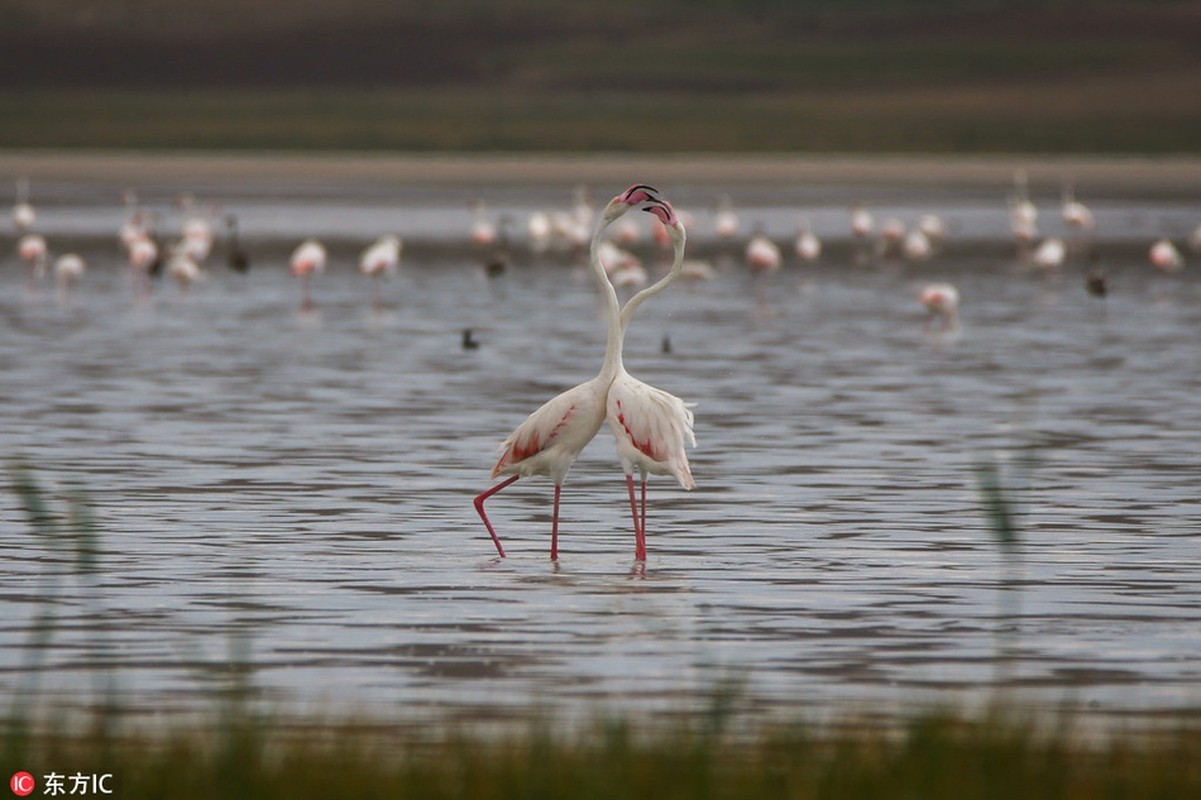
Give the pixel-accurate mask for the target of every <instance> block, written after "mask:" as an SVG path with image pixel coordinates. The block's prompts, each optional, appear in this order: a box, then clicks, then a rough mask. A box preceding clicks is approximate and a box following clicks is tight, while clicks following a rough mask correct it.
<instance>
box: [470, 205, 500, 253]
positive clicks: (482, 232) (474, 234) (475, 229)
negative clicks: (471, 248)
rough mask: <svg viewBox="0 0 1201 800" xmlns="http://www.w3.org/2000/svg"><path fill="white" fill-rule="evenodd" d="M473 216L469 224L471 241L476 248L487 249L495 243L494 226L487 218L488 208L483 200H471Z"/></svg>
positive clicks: (490, 219) (489, 218)
mask: <svg viewBox="0 0 1201 800" xmlns="http://www.w3.org/2000/svg"><path fill="white" fill-rule="evenodd" d="M471 209H472V212H473V213H474V215H475V218H474V220H473V221H472V223H471V241H472V243H473V244H474V245H475V246H476V247H488V246H489V245H491V244H492V243H493V242H495V241H496V224H495V223H494V222H493V221H492V218H491V217H489V216H488V207H487V206H486V205H485V204H484V201H483V200H472V201H471Z"/></svg>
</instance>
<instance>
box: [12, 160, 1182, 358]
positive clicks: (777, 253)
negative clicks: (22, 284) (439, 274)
mask: <svg viewBox="0 0 1201 800" xmlns="http://www.w3.org/2000/svg"><path fill="white" fill-rule="evenodd" d="M124 202H125V206H126V209H127V214H126V219H125V221H124V223H123V224H122V225H121V226H120V230H119V231H117V236H118V238H119V240H120V243H121V247H122V250H123V252H124V253H125V256H126V258H127V260H128V267H129V273H130V276H131V283H132V286H133V290H134V293H135V295H136V296H137V297H140V298H145V297H148V296H149V295H150V294H151V292H152V290H153V285H154V281H155V279H156V278H158V277H160V276H162V275H164V274H165V275H167V276H169V277H170V278H171V279H173V280H174V281H175V282H176V283H177V284H178V286H179V287H180V289H181V290H187V289H188V287H190V286H191V285H192V284H194V283H195V282H197V281H198V280H200V279H201V278H202V277H203V276H204V274H205V267H206V266H207V265H208V263H209V261H210V258H211V256H212V254H213V250H214V243H215V239H216V231H215V226H216V223H217V221H218V220H222V219H223V222H224V226H225V231H224V234H225V252H226V260H227V263H228V266H229V268H230V269H232V270H234V271H236V272H242V273H245V272H247V271H248V270H249V269H250V263H251V262H250V256H249V255H248V253H247V251H246V249H245V248H244V247H243V245H242V242H241V238H240V231H239V227H238V219H237V216H236V215H234V214H226V215H224V217H223V218H222V217H221V215H220V212H219V211H217V210H215V208H214V207H206V206H202V205H200V204H198V203H196V202H195V200H194V199H193V198H192V197H191V196H190V195H184V196H181V197H180V199H179V200H178V202H177V205H178V207H179V210H180V212H181V219H182V222H181V225H180V228H179V232H178V235H177V236H176V237H175V238H174V239H172V240H171V241H170V242H169V243H167V242H166V241H165V240H164V239H162V238H160V236H159V234H158V232H157V231H156V225H155V222H156V218H157V216H158V215H157V214H156V213H155V212H153V211H150V210H147V209H145V208H142V207H141V206H139V204H138V201H137V197H136V195H135V194H134V193H133V192H132V191H127V192H126V195H125V198H124ZM471 207H472V211H473V219H472V222H471V224H470V227H469V229H468V231H467V234H468V238H469V240H470V243H471V245H472V246H473V248H474V249H475V252H476V254H477V255H478V256H479V258H480V262H481V264H482V266H483V268H484V270H485V271H486V273H487V274H488V275H489V276H496V275H499V274H501V273H503V272H504V271H505V269H506V267H507V266H508V263H509V258H510V254H509V244H510V237H509V232H508V226H509V224H510V221H511V219H510V217H509V215H507V214H506V215H502V216H501V217H500V218H499V222H498V220H497V219H495V218H494V217H493V216H492V215H491V214H490V213H489V210H488V208H487V207H486V206H485V205H484V203H483V202H482V201H478V200H477V201H473V203H472V206H471ZM1008 211H1009V229H1010V232H1011V234H1012V237H1013V241H1014V243H1015V245H1016V248H1017V252H1018V255H1019V257H1020V258H1021V259H1022V260H1023V261H1024V262H1026V263H1029V264H1031V265H1032V266H1033V267H1035V268H1037V269H1039V270H1042V271H1044V272H1046V273H1054V272H1055V271H1056V270H1058V269H1059V268H1060V267H1061V266H1063V264H1064V262H1065V260H1066V259H1067V258H1068V254H1069V246H1068V244H1069V243H1068V242H1067V241H1065V239H1064V238H1061V237H1058V236H1049V237H1046V238H1041V239H1040V236H1039V229H1038V217H1039V211H1038V208H1037V207H1036V206H1035V204H1034V203H1033V202H1032V201H1031V199H1030V197H1029V193H1028V191H1027V179H1026V175H1025V173H1024V172H1022V171H1019V172H1017V173H1016V174H1015V176H1014V187H1013V191H1012V192H1011V193H1010V194H1009V197H1008ZM1061 215H1062V219H1063V222H1064V224H1065V225H1066V227H1067V229H1068V230H1069V231H1073V232H1079V233H1080V234H1081V235H1087V234H1088V232H1089V231H1091V230H1092V229H1093V228H1094V227H1095V226H1096V220H1095V218H1094V216H1093V213H1092V212H1091V211H1090V210H1089V208H1088V206H1086V205H1085V204H1084V203H1082V202H1080V201H1079V200H1077V199H1076V198H1075V196H1074V192H1073V189H1072V187H1071V185H1066V186H1065V187H1064V190H1063V200H1062V206H1061ZM595 217H596V213H595V210H594V208H593V207H592V204H591V203H590V201H589V199H588V194H587V191H586V190H585V189H583V188H581V189H579V190H577V192H576V198H575V201H574V204H573V205H572V207H571V208H570V209H569V210H562V211H556V212H544V211H535V212H533V213H531V214H530V215H529V217H528V220H527V222H526V225H525V238H526V242H527V244H528V247H529V250H530V252H531V254H532V255H534V256H539V255H542V254H544V253H547V252H549V251H552V250H556V249H557V250H566V251H569V252H571V253H574V254H575V255H576V256H580V255H582V253H583V252H584V249H585V248H586V247H587V245H588V242H589V237H590V236H591V234H592V227H593V221H594V219H595ZM679 218H680V220H681V222H682V224H685V225H687V226H688V227H689V228H692V229H695V227H696V226H695V221H694V218H693V217H692V215H690V214H689V213H688V212H687V211H683V210H681V211H680V212H679ZM11 219H12V224H13V227H14V229H15V231H16V234H17V253H18V255H19V257H20V259H21V260H22V261H24V262H25V263H26V265H27V266H28V282H29V285H30V286H31V287H32V286H36V285H37V284H38V283H39V282H40V281H41V280H42V279H43V277H44V276H45V275H46V274H47V273H48V272H52V273H53V276H54V279H55V283H56V285H57V290H58V297H59V300H60V302H62V303H63V304H70V302H71V298H72V293H73V290H74V287H75V285H76V284H77V283H78V282H79V281H80V279H81V278H82V277H83V275H84V272H85V270H86V262H85V260H84V259H83V258H82V257H81V256H80V255H79V254H77V253H64V254H61V255H58V256H57V257H53V258H52V251H51V248H50V246H49V245H48V243H47V241H46V238H45V237H44V236H43V235H41V234H40V233H38V232H37V230H36V227H37V211H36V210H35V208H34V206H33V204H32V202H31V201H30V187H29V182H28V181H27V180H26V179H23V178H22V179H18V180H17V182H16V201H15V203H14V205H13V209H12V216H11ZM706 233H711V234H712V238H713V240H715V241H716V242H718V243H719V244H725V245H735V246H737V245H738V243H740V242H745V245H744V249H743V258H744V261H745V265H746V268H747V269H748V270H749V272H750V273H751V274H752V275H754V276H757V277H762V276H766V275H769V274H771V273H773V272H775V271H777V270H778V269H779V268H780V266H781V264H782V263H783V262H784V258H785V256H784V254H783V252H782V250H781V247H780V245H779V244H778V243H777V242H776V241H775V240H773V239H772V238H771V237H769V236H768V235H767V234H766V233H765V232H764V230H763V227H762V226H761V225H757V226H755V228H754V229H753V230H752V231H751V233H750V234H749V236H746V235H745V234H744V233H743V225H742V222H741V220H740V217H739V214H738V212H737V211H736V209H735V208H734V206H733V204H732V203H731V201H730V199H729V197H728V196H722V197H721V198H719V200H718V203H717V207H716V210H715V212H714V214H713V216H712V227H711V231H707V232H706ZM849 233H850V236H851V239H852V243H853V244H854V246H855V250H854V253H855V259H856V260H857V261H860V262H862V261H866V260H868V259H871V258H875V257H881V258H891V259H903V260H904V261H906V262H911V263H916V262H922V261H925V260H927V259H930V258H931V257H932V256H933V255H934V254H935V253H936V252H937V250H938V247H939V245H940V244H941V243H942V242H943V241H944V239H945V238H946V237H947V235H948V228H947V225H946V223H945V221H944V220H943V219H942V218H940V217H939V216H937V215H934V214H924V215H922V216H921V217H920V218H919V219H918V221H917V223H916V224H915V225H913V226H912V227H909V228H907V227H906V225H905V224H904V223H903V222H902V221H901V220H900V219H899V218H898V217H895V216H894V217H888V218H886V219H884V220H882V221H881V222H880V223H879V224H878V225H877V221H876V219H875V217H874V215H873V214H872V212H871V211H870V210H869V209H868V208H866V207H865V206H863V205H862V204H859V203H855V204H853V205H852V206H851V208H850V209H849ZM644 236H645V232H644V228H643V227H642V226H641V225H640V224H639V223H638V222H636V221H634V220H631V219H629V218H626V219H622V220H618V221H617V223H616V224H614V225H613V226H612V232H611V233H610V234H608V235H606V236H605V238H603V239H602V240H601V242H600V245H599V250H598V257H599V259H600V261H601V263H602V264H603V265H604V267H605V269H606V271H607V273H608V275H609V278H610V280H612V282H613V283H614V285H615V286H617V287H618V288H619V289H620V288H633V289H637V288H640V287H642V286H644V285H645V284H646V282H647V273H646V270H645V269H644V268H643V266H642V262H641V260H640V259H639V258H638V257H637V256H636V255H635V254H634V252H632V250H633V248H634V247H635V246H637V245H639V244H641V242H642V240H643V239H644ZM650 237H651V238H652V239H653V241H654V243H655V244H656V245H657V246H658V247H659V248H661V249H662V250H667V249H669V248H670V235H669V233H668V231H667V229H666V226H665V225H664V224H662V223H661V222H658V220H657V219H656V220H653V221H652V227H651V232H650ZM744 237H745V238H744ZM791 244H792V248H791V249H792V251H793V253H794V255H795V258H796V259H797V261H799V262H800V263H803V264H807V263H813V262H816V261H817V260H819V259H820V258H821V256H822V248H823V243H822V240H821V238H819V236H818V234H817V233H816V232H815V231H814V230H813V229H812V228H811V226H810V224H809V221H808V219H807V218H806V217H803V216H802V217H801V218H800V220H799V221H798V223H797V232H796V235H795V239H794V240H793V241H792V242H791ZM1188 246H1189V247H1190V248H1191V249H1192V250H1193V251H1194V252H1196V253H1198V254H1201V224H1199V225H1198V226H1197V227H1196V229H1195V230H1194V231H1193V232H1192V234H1191V235H1190V236H1189V238H1188ZM402 250H403V242H402V240H401V238H400V237H399V236H397V235H393V234H388V235H384V236H381V237H380V238H379V239H377V240H376V241H375V242H374V243H372V244H371V245H370V246H368V247H367V248H366V249H365V250H364V251H363V252H362V254H361V256H360V258H359V270H360V272H362V274H363V275H365V276H367V277H368V278H370V279H371V280H372V285H373V288H372V305H373V307H374V308H375V309H377V310H378V309H380V308H381V307H382V305H383V294H382V288H381V284H382V282H383V281H385V280H386V279H388V278H390V277H392V276H393V275H394V274H395V273H396V271H397V269H398V268H399V266H400V260H401V253H402ZM1148 260H1149V261H1150V263H1151V264H1152V265H1153V266H1154V267H1155V268H1157V269H1158V270H1160V271H1162V272H1164V273H1169V274H1170V273H1175V272H1178V271H1179V270H1180V269H1182V268H1183V266H1184V256H1183V255H1182V254H1181V250H1180V248H1178V247H1177V246H1176V244H1174V243H1173V242H1172V241H1171V240H1170V239H1167V238H1162V239H1159V240H1158V241H1155V242H1154V243H1153V244H1151V245H1150V248H1149V250H1148ZM327 261H328V255H327V251H326V249H325V246H324V245H323V244H322V243H321V242H320V241H318V240H317V239H307V240H306V241H304V242H302V243H300V244H299V245H298V246H297V247H296V249H295V250H294V251H293V253H292V256H291V260H290V267H291V271H292V273H293V274H294V275H295V276H296V277H297V278H298V279H299V281H300V283H301V287H302V288H301V308H302V310H311V309H312V308H313V307H314V302H313V295H312V289H311V282H312V277H313V276H314V275H315V274H318V273H321V272H324V271H325V268H326V264H327ZM713 276H714V270H713V267H712V265H711V264H710V263H709V262H708V261H706V260H702V259H686V260H685V262H684V264H683V266H682V268H681V277H683V278H686V279H691V280H708V279H710V278H712V277H713ZM1086 286H1087V288H1088V290H1089V291H1090V292H1091V293H1093V294H1095V295H1099V296H1100V295H1104V294H1105V293H1106V291H1107V281H1106V277H1105V275H1104V273H1103V272H1102V271H1100V270H1097V269H1093V270H1090V271H1089V274H1088V276H1087V280H1086ZM918 299H919V302H920V303H921V305H922V306H924V307H925V309H926V310H927V313H928V320H929V324H938V325H942V326H943V327H954V326H956V325H957V324H958V316H957V315H958V291H957V289H956V287H955V286H953V285H951V284H949V283H934V284H930V285H928V286H926V287H925V288H924V289H923V290H922V291H921V293H920V295H919V298H918ZM471 341H472V340H471V339H470V336H465V337H464V345H465V346H469V343H470V342H471Z"/></svg>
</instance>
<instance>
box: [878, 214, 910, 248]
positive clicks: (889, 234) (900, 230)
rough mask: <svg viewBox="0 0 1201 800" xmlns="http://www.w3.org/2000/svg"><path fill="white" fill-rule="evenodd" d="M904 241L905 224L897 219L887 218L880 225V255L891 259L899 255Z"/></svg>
mask: <svg viewBox="0 0 1201 800" xmlns="http://www.w3.org/2000/svg"><path fill="white" fill-rule="evenodd" d="M904 240H905V223H904V222H901V220H900V219H898V218H897V217H889V218H887V219H886V220H884V223H883V224H882V225H880V255H883V256H888V257H893V256H898V255H900V254H901V245H902V242H904Z"/></svg>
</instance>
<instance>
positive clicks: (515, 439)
mask: <svg viewBox="0 0 1201 800" xmlns="http://www.w3.org/2000/svg"><path fill="white" fill-rule="evenodd" d="M652 192H653V190H652V189H650V187H647V186H642V185H635V186H631V187H630V188H629V189H627V190H626V191H625V192H623V193H622V194H620V195H618V196H617V197H614V198H613V199H612V200H611V201H610V202H609V204H608V205H607V206H606V207H605V210H604V212H603V214H602V215H601V219H600V223H599V224H598V225H597V228H596V231H595V232H594V233H593V235H592V255H591V259H590V266H591V267H592V271H593V273H594V274H595V275H596V279H597V280H598V281H599V282H600V283H601V284H602V285H603V286H606V287H608V291H612V285H611V284H610V283H609V281H608V278H607V277H606V276H605V270H604V267H603V266H602V265H601V263H600V259H599V258H598V256H597V248H598V246H599V244H600V241H601V236H602V234H603V233H604V231H605V229H606V228H608V227H609V225H610V224H612V223H613V221H614V220H616V219H617V218H618V217H620V216H621V215H622V214H624V213H625V212H626V211H628V210H629V209H630V208H631V207H633V206H635V205H638V204H639V203H643V202H646V201H648V200H650V199H652V198H653V197H654V195H653V194H652ZM620 347H621V329H620V323H619V322H618V319H617V315H616V314H613V315H611V319H610V320H609V338H608V344H607V345H606V348H605V361H604V365H603V366H602V367H601V370H600V372H599V373H598V374H597V376H596V377H595V378H592V379H591V380H588V381H585V382H584V383H581V384H579V385H578V386H574V387H572V388H571V389H568V390H567V391H565V392H563V393H562V394H560V395H558V396H556V397H553V398H551V399H550V400H549V401H547V402H546V403H545V404H544V405H542V407H541V408H539V409H538V410H537V411H535V412H534V413H533V414H530V416H529V417H527V418H526V420H525V421H524V422H522V423H521V424H520V425H518V426H517V429H516V430H514V431H513V432H512V433H511V434H509V437H508V438H507V439H505V441H504V442H503V443H502V444H501V455H500V458H499V459H498V460H497V462H496V466H494V467H493V468H492V477H493V478H498V477H500V476H502V475H508V476H509V477H508V478H506V479H505V480H503V481H501V482H500V483H498V484H496V485H495V486H493V487H492V488H490V489H487V490H485V491H483V492H481V493H480V494H478V495H476V498H475V510H476V512H477V513H478V514H479V515H480V519H481V520H483V522H484V527H486V528H487V529H488V534H489V535H490V536H491V537H492V542H493V544H495V545H496V552H497V553H499V554H500V556H501V557H502V558H503V557H504V555H505V551H504V548H503V547H502V546H501V543H500V538H499V537H498V536H497V535H496V530H495V529H494V528H493V527H492V523H491V522H490V521H489V520H488V515H487V514H486V513H485V512H484V502H485V501H486V500H487V499H488V498H489V497H491V496H492V495H494V494H496V493H497V492H499V491H500V490H501V489H504V488H505V487H506V486H509V485H510V484H512V483H513V482H514V481H516V480H517V479H518V478H520V477H522V476H526V477H531V476H534V475H545V476H547V477H549V478H550V479H551V481H553V482H554V485H555V499H554V510H553V512H552V516H551V539H550V557H551V559H552V560H555V559H557V558H558V557H559V498H560V494H561V491H562V485H563V481H564V480H565V479H566V477H567V473H568V472H569V471H570V470H571V466H572V464H574V463H575V460H576V458H577V457H578V456H579V454H580V451H581V450H583V449H584V446H585V445H587V444H588V442H590V441H592V439H593V437H595V436H596V434H597V432H598V431H599V430H600V427H601V425H602V424H603V423H604V421H605V396H606V395H607V393H608V391H609V384H610V383H612V382H613V377H614V376H615V375H616V374H617V368H618V365H619V363H620Z"/></svg>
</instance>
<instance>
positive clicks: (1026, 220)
mask: <svg viewBox="0 0 1201 800" xmlns="http://www.w3.org/2000/svg"><path fill="white" fill-rule="evenodd" d="M1009 212H1010V216H1011V219H1013V220H1015V221H1019V222H1021V223H1023V224H1024V225H1025V226H1028V227H1031V228H1033V227H1035V226H1036V225H1037V223H1038V207H1037V206H1035V205H1034V203H1032V202H1031V201H1030V194H1029V190H1028V188H1027V183H1026V170H1024V169H1019V170H1017V171H1015V172H1014V173H1013V194H1012V195H1011V196H1010V199H1009Z"/></svg>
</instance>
